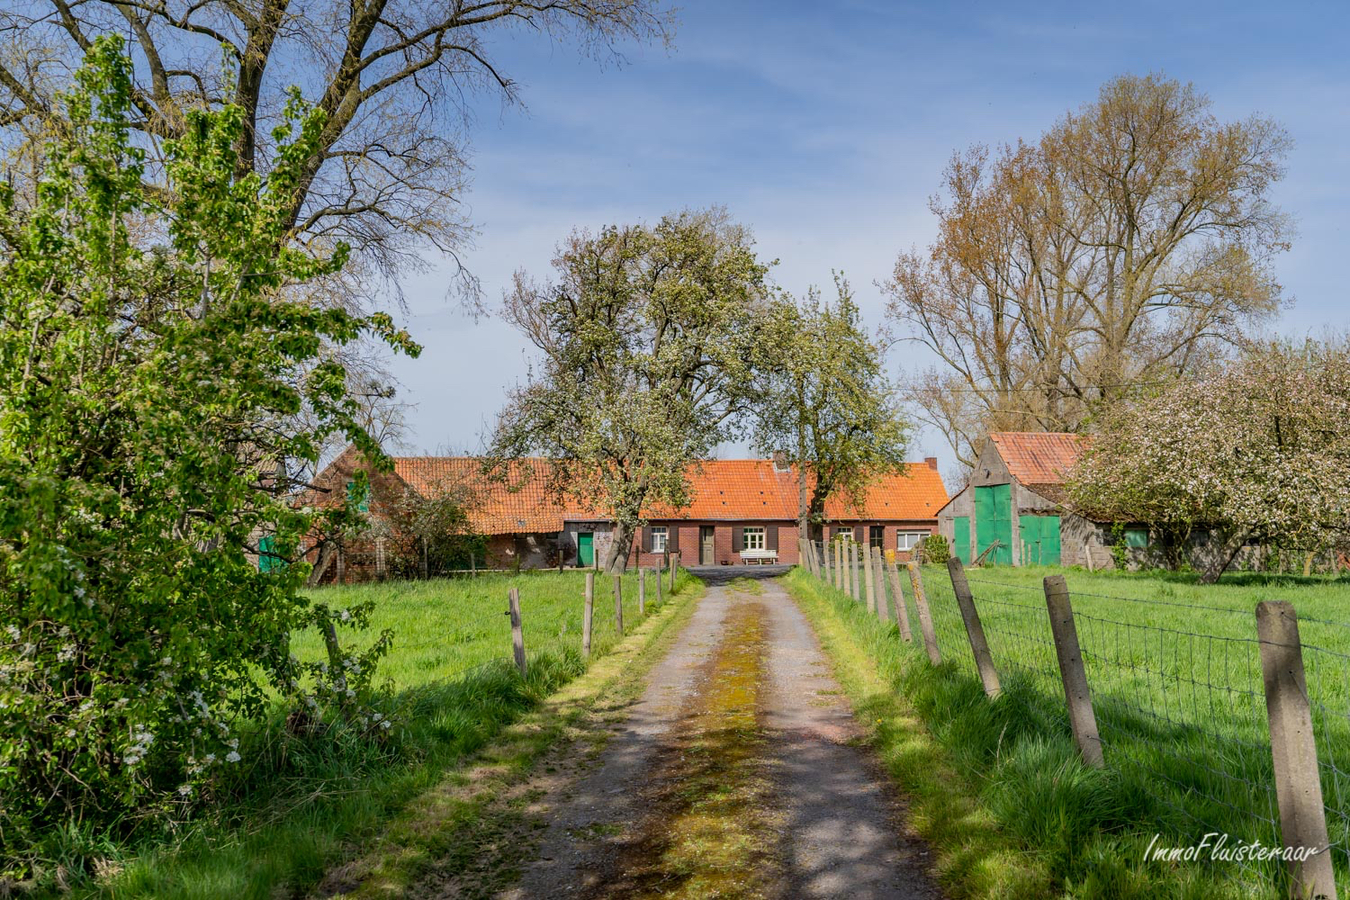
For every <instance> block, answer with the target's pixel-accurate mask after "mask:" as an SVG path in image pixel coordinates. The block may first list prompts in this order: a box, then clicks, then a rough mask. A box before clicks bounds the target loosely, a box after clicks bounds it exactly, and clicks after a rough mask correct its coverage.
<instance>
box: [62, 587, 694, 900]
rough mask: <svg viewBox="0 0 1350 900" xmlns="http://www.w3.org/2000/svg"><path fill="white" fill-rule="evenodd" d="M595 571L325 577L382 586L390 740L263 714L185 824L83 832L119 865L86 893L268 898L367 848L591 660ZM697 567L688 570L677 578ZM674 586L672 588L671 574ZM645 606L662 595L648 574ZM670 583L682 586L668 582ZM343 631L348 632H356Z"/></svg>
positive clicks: (79, 849)
mask: <svg viewBox="0 0 1350 900" xmlns="http://www.w3.org/2000/svg"><path fill="white" fill-rule="evenodd" d="M584 579H585V575H584V573H580V572H566V573H563V574H559V573H557V572H541V573H527V574H521V575H516V576H508V575H486V576H481V577H478V578H475V579H455V580H436V581H424V582H386V583H383V584H371V585H360V586H351V587H337V588H324V589H319V590H315V591H312V592H311V595H312V596H313V597H314V599H316V600H318V601H321V602H324V603H327V604H328V605H329V606H330V607H332V608H334V609H343V608H346V607H348V606H350V605H353V604H355V603H361V602H365V601H367V600H370V601H374V603H375V612H374V614H373V616H372V622H371V626H372V627H371V630H370V632H369V634H368V635H367V636H365V637H363V638H358V640H357V641H356V642H357V643H361V642H362V641H365V642H367V643H368V642H369V641H370V640H373V638H374V636H375V635H377V634H378V633H379V631H380V630H381V629H384V628H389V629H392V630H393V631H394V634H395V638H394V644H393V648H392V650H391V652H390V654H389V656H388V657H386V658H385V659H384V660H383V661H382V662H381V665H380V669H379V678H378V679H377V680H378V681H381V682H387V684H388V687H389V691H388V693H387V694H386V695H385V697H384V699H383V700H381V701H380V704H381V708H382V710H383V712H384V713H385V714H387V715H389V716H390V717H392V718H393V719H394V720H395V722H396V723H398V726H397V727H396V728H395V729H393V731H392V732H391V733H390V736H389V738H388V740H386V741H383V742H381V741H376V740H372V739H370V738H369V737H366V736H363V735H360V734H357V733H353V732H348V731H344V730H343V729H342V728H340V727H339V728H337V729H336V730H333V731H329V732H327V733H324V734H322V735H317V736H302V735H295V734H291V733H288V732H287V731H286V730H285V729H284V728H282V727H281V723H280V721H279V717H280V713H278V720H275V721H272V722H269V723H266V727H262V728H257V729H254V732H253V734H252V735H251V736H249V737H246V739H245V741H244V743H243V745H242V746H241V748H240V752H241V754H242V755H243V757H244V760H243V763H241V765H240V767H239V769H238V775H237V777H236V779H235V781H233V782H232V783H229V784H224V785H221V786H220V787H219V790H218V792H217V793H216V795H215V796H214V797H212V798H210V803H209V805H208V806H207V807H206V808H204V809H202V810H201V811H200V812H199V814H198V815H197V816H196V817H195V818H194V819H193V820H191V821H190V822H188V823H187V824H186V825H183V826H181V827H180V828H179V829H177V830H176V831H175V832H174V833H172V834H143V833H141V834H137V836H136V839H135V840H134V841H132V842H127V843H121V844H119V843H114V842H110V841H106V840H105V841H103V842H102V843H101V844H100V845H99V846H94V847H91V846H88V843H89V842H88V840H86V839H82V840H80V841H79V846H76V845H75V843H76V842H75V841H72V847H71V851H70V852H71V854H72V857H74V856H75V855H76V854H90V853H93V854H95V855H96V856H97V857H98V858H100V859H101V860H103V862H102V863H101V867H102V868H104V869H105V870H106V871H107V872H108V873H109V874H108V875H107V876H106V877H104V878H101V879H99V882H98V883H97V884H89V883H85V884H83V885H76V892H77V893H79V894H84V895H87V896H100V897H118V898H141V897H146V898H149V897H155V898H201V900H208V898H210V900H215V898H221V897H230V898H259V900H267V898H273V897H277V896H303V895H305V894H307V893H308V892H309V890H310V889H311V888H313V886H314V885H315V884H317V883H318V881H319V879H321V878H322V877H323V875H324V873H325V872H326V871H328V870H329V869H330V868H331V867H332V866H333V865H334V864H336V863H339V862H341V861H342V860H343V859H346V858H348V857H350V856H352V855H353V854H356V853H359V852H361V850H362V846H363V844H364V843H365V842H368V841H370V840H372V839H373V838H375V837H376V836H378V835H379V834H380V833H381V831H382V829H383V828H384V827H385V826H386V824H387V823H388V822H390V821H391V819H392V818H393V817H395V816H397V815H398V814H399V812H400V811H401V810H402V809H404V808H405V807H406V806H407V804H408V803H409V802H411V801H412V800H414V799H415V798H417V797H419V796H420V795H422V794H424V793H426V792H427V791H430V790H432V789H433V788H435V787H436V786H437V785H438V784H440V783H441V782H442V781H443V780H444V779H445V778H446V777H447V775H448V774H451V773H453V772H455V771H457V767H461V766H462V765H463V764H464V763H465V762H466V761H467V760H470V759H471V758H472V754H474V752H475V751H477V750H479V749H480V748H482V747H483V746H484V745H486V744H487V743H488V742H489V741H491V740H492V739H494V737H496V736H497V735H498V734H499V733H500V732H501V731H502V729H503V728H504V727H505V726H506V725H508V724H510V723H511V722H513V721H515V720H516V719H518V718H519V717H520V716H522V715H523V714H525V713H526V712H527V711H528V710H530V709H531V708H533V707H535V706H536V705H537V704H538V703H539V702H540V701H541V700H542V699H543V698H544V697H546V696H548V695H550V694H552V693H553V692H554V691H556V690H558V689H559V688H560V687H562V686H563V685H564V684H566V683H567V682H568V681H570V680H572V679H573V678H575V677H577V676H578V675H581V674H582V673H583V672H585V671H586V668H587V665H588V661H587V660H586V659H585V658H584V657H583V655H582V653H581V638H582V609H583V591H584ZM693 581H694V580H693V579H692V578H691V576H689V575H688V574H687V573H681V574H680V577H679V581H678V583H677V592H680V593H684V592H687V591H688V590H689V587H690V584H691V582H693ZM611 582H612V579H611V578H608V577H605V576H599V577H597V587H596V598H595V615H594V633H593V638H592V655H591V659H598V658H600V657H602V656H604V655H605V654H606V653H607V652H608V651H609V650H610V649H611V648H612V647H613V646H614V645H615V644H616V642H617V640H618V635H617V632H616V627H615V620H614V603H613V600H612V594H611ZM512 587H518V588H519V589H520V595H521V609H522V622H523V630H524V634H525V645H526V652H527V657H528V661H529V677H528V678H527V679H525V680H524V681H522V680H521V679H520V677H519V676H518V674H517V673H516V670H515V667H514V663H513V662H512V660H511V630H510V620H509V619H508V617H507V616H506V615H505V612H506V609H507V601H506V596H507V591H508V589H510V588H512ZM663 587H664V588H668V587H669V582H668V581H667V582H666V584H665V585H663ZM648 589H649V593H648V607H647V611H648V615H651V614H652V613H653V612H654V611H655V609H656V608H657V607H656V588H655V583H654V576H651V577H649V578H648ZM663 594H665V595H667V596H668V594H669V592H668V590H666V591H663ZM623 611H624V624H625V626H626V629H628V630H631V629H633V628H635V627H637V626H638V625H639V624H640V622H641V621H642V617H641V616H640V615H639V613H638V576H637V575H636V574H630V575H627V576H625V577H624V579H623ZM344 639H345V636H344ZM293 650H294V652H295V653H296V654H297V655H298V656H301V657H302V658H315V659H317V658H321V656H320V655H321V654H322V653H323V644H322V641H321V640H320V638H319V637H318V635H316V634H303V635H296V636H295V638H294V645H293Z"/></svg>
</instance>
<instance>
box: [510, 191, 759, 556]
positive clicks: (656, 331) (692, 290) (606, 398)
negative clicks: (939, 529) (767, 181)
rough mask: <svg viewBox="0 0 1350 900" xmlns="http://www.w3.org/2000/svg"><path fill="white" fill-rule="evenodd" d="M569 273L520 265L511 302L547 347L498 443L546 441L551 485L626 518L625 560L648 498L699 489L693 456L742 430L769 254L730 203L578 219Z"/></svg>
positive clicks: (567, 252) (520, 447)
mask: <svg viewBox="0 0 1350 900" xmlns="http://www.w3.org/2000/svg"><path fill="white" fill-rule="evenodd" d="M554 268H555V269H556V271H557V275H558V280H557V281H556V282H552V283H546V284H541V283H539V282H536V281H534V280H532V279H530V278H529V277H528V276H527V275H525V274H524V273H521V274H518V275H517V276H516V281H515V287H514V289H513V290H512V291H511V293H510V294H509V295H508V297H507V299H506V304H505V316H506V319H507V321H509V322H511V324H513V325H514V326H515V327H516V328H517V329H519V330H520V332H521V333H522V334H524V335H525V337H526V338H527V339H528V340H529V341H530V342H531V343H532V344H534V346H535V347H537V348H538V349H539V351H540V360H539V370H538V371H537V372H536V373H534V374H533V375H532V376H531V378H530V379H529V381H528V382H527V383H526V384H524V385H523V386H521V387H520V388H518V389H516V390H515V391H513V392H512V394H511V397H510V399H509V401H508V403H507V406H506V408H505V409H504V410H503V412H502V413H501V415H500V416H499V418H498V424H497V429H496V433H495V435H494V438H493V447H492V451H491V454H492V455H493V456H494V457H495V458H497V459H498V460H506V459H510V458H519V457H523V456H527V455H530V454H539V455H542V456H544V457H546V458H547V459H549V460H550V461H551V466H550V475H549V476H548V477H549V479H550V487H551V489H552V490H553V492H554V493H555V494H557V495H559V496H566V497H571V498H573V499H574V500H576V501H578V502H580V503H582V504H584V505H585V506H587V507H588V508H592V509H595V510H596V511H597V514H599V515H603V516H605V517H607V518H610V519H613V520H614V522H615V523H616V527H615V532H614V541H613V542H612V544H611V546H610V550H609V556H608V558H607V559H606V561H605V565H606V568H607V569H609V570H611V571H622V570H623V569H624V568H625V567H626V565H627V560H628V553H629V551H630V550H631V548H632V542H633V535H634V533H635V531H636V529H637V528H638V527H639V526H640V525H641V523H642V521H643V514H644V510H645V509H648V508H650V506H651V505H655V504H661V505H665V506H668V507H671V508H679V507H681V506H684V505H686V504H687V503H688V500H689V498H688V477H687V469H688V467H689V466H690V465H691V464H693V463H695V462H696V461H697V460H700V459H705V458H707V456H708V455H709V453H711V451H712V449H713V448H714V447H715V446H716V445H717V444H718V442H719V441H721V440H723V439H725V438H727V437H729V436H731V434H732V433H733V432H734V429H735V426H736V421H737V420H736V416H737V415H738V414H739V413H740V412H741V411H742V410H743V408H744V406H745V403H746V401H747V398H748V397H750V396H751V395H752V393H753V391H754V387H753V377H752V375H753V369H752V364H753V360H754V355H755V352H754V347H755V340H756V339H755V333H756V330H757V328H758V322H759V320H760V318H761V316H760V315H759V311H760V310H761V308H762V307H763V306H764V305H765V299H766V292H765V286H764V279H765V276H766V274H767V267H766V266H764V265H763V264H762V263H760V262H759V260H758V259H756V257H755V254H754V252H753V250H752V249H751V240H750V235H749V234H748V233H747V232H746V230H745V229H744V228H741V227H740V226H738V225H735V224H734V223H732V222H731V221H729V220H728V218H727V216H726V214H725V212H723V211H721V210H707V211H701V212H684V213H679V214H677V215H670V216H666V217H665V218H663V219H662V220H661V221H660V222H659V223H657V224H656V225H655V226H647V225H627V226H617V225H616V226H609V227H606V228H604V229H603V230H602V231H600V232H599V233H598V234H591V233H588V232H576V233H574V234H573V235H572V236H571V238H570V239H569V240H568V241H567V243H566V244H565V245H564V246H563V247H562V248H561V249H560V250H559V252H558V258H557V260H556V261H555V262H554Z"/></svg>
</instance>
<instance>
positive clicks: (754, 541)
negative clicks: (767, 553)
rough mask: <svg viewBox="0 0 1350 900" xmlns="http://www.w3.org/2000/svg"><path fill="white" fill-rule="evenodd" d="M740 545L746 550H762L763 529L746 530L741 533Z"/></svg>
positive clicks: (756, 527) (752, 528)
mask: <svg viewBox="0 0 1350 900" xmlns="http://www.w3.org/2000/svg"><path fill="white" fill-rule="evenodd" d="M741 543H742V546H744V548H745V549H746V550H763V549H764V529H763V528H760V527H758V526H755V527H751V528H746V529H744V530H742V532H741Z"/></svg>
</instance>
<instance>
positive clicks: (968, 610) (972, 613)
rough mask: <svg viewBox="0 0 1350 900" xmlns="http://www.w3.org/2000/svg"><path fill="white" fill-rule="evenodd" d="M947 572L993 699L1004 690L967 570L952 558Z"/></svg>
mask: <svg viewBox="0 0 1350 900" xmlns="http://www.w3.org/2000/svg"><path fill="white" fill-rule="evenodd" d="M947 572H948V573H949V574H950V575H951V578H952V591H953V593H955V594H956V604H957V606H959V607H960V608H961V619H962V621H964V622H965V623H966V634H967V635H968V636H969V637H970V651H971V653H973V654H974V655H975V667H976V668H977V669H979V670H980V681H981V682H982V683H983V684H984V693H985V694H986V695H987V696H988V697H989V698H990V699H993V698H994V697H997V696H998V695H999V694H1001V693H1002V692H1003V688H1002V686H1001V685H1000V684H999V681H998V670H997V669H995V668H994V657H993V654H991V653H990V652H989V642H988V641H987V640H985V637H984V626H983V625H982V624H980V613H979V611H978V610H977V609H976V608H975V598H974V597H973V596H971V593H970V584H969V582H967V581H966V570H965V568H964V567H963V566H962V565H961V560H959V559H957V558H956V557H955V556H952V557H949V558H948V559H947Z"/></svg>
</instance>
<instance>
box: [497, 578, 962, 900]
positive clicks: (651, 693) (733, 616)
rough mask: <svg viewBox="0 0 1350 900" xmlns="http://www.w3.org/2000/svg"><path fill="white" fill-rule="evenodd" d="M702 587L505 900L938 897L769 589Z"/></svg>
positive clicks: (818, 668)
mask: <svg viewBox="0 0 1350 900" xmlns="http://www.w3.org/2000/svg"><path fill="white" fill-rule="evenodd" d="M709 580H710V586H709V589H708V593H707V595H706V596H705V597H704V598H703V600H702V601H700V605H699V608H698V609H697V611H696V612H695V613H694V616H693V618H692V619H691V620H690V622H689V624H688V625H687V626H686V627H685V629H684V631H683V632H682V633H681V634H680V635H679V637H678V638H677V640H676V641H675V644H674V646H673V647H672V649H671V651H670V653H669V654H668V655H667V656H666V657H665V659H663V660H662V661H661V662H660V663H659V664H658V665H657V666H656V667H655V668H654V669H653V671H652V672H651V674H650V676H649V680H648V684H647V688H646V690H645V692H644V693H643V695H642V697H641V698H640V700H639V701H638V702H637V703H635V704H634V705H633V706H632V707H631V708H630V709H629V711H628V713H627V716H626V718H625V720H624V721H623V722H622V723H621V724H620V725H619V726H618V727H617V728H616V730H615V733H614V735H613V737H612V738H611V739H610V740H609V741H608V743H607V744H606V746H605V749H604V750H603V751H602V753H601V754H600V755H599V757H598V758H597V759H596V760H594V761H593V762H592V764H590V765H587V766H585V768H584V770H583V771H582V774H580V775H579V776H578V777H576V778H574V779H572V780H570V781H567V782H566V783H564V784H560V785H556V784H555V785H553V786H551V787H550V789H549V790H548V792H547V794H546V796H545V797H544V798H543V800H542V803H541V805H540V807H539V809H540V811H541V813H542V816H543V818H542V822H545V823H547V824H546V826H545V829H544V831H543V836H542V839H541V840H540V841H539V842H538V844H537V847H536V850H537V852H536V854H535V856H534V859H533V860H532V861H531V862H528V863H527V864H526V865H525V866H524V872H523V875H522V877H521V879H520V881H519V882H518V883H517V884H516V885H515V886H514V887H513V888H511V889H510V890H509V891H507V892H506V893H505V895H504V896H505V897H508V898H512V900H532V898H537V897H586V898H600V897H658V896H660V897H714V896H718V897H721V896H734V897H775V898H776V897H852V898H881V897H894V898H937V897H940V896H941V895H940V893H939V891H938V890H937V888H936V887H935V886H934V883H933V881H932V879H931V878H930V876H929V874H928V854H927V851H926V849H925V847H924V846H923V844H922V843H921V842H920V841H918V840H917V839H916V838H912V837H909V836H908V834H907V829H906V827H905V821H904V807H903V804H902V803H901V801H900V799H899V798H898V797H897V796H896V795H895V793H894V792H893V790H892V789H891V787H890V785H889V784H888V783H887V781H886V779H885V777H884V775H882V774H881V773H880V771H879V770H878V768H877V765H876V763H875V761H874V760H873V759H872V758H871V756H870V753H869V752H868V750H867V749H866V748H864V747H863V746H861V744H860V742H859V740H858V737H859V729H858V726H857V723H856V722H855V721H854V719H853V715H852V712H851V710H850V708H849V706H848V704H847V701H846V700H845V699H844V698H843V696H842V694H841V692H840V689H839V686H838V684H837V683H836V682H835V680H834V678H833V677H832V676H831V674H830V670H829V664H828V662H827V661H826V659H825V657H824V656H823V655H822V653H821V650H820V648H819V646H818V644H817V641H816V638H815V635H814V633H813V632H812V630H811V627H810V625H809V624H808V622H807V620H806V618H805V617H804V616H803V615H802V613H801V612H800V611H799V610H798V609H797V607H796V605H795V604H794V603H793V601H792V600H791V598H790V597H789V596H788V595H787V594H786V592H785V591H784V590H783V589H782V588H781V587H780V586H779V585H778V583H777V582H775V581H762V580H747V579H742V578H738V579H735V580H727V579H720V578H719V579H709ZM718 582H721V583H718Z"/></svg>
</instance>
